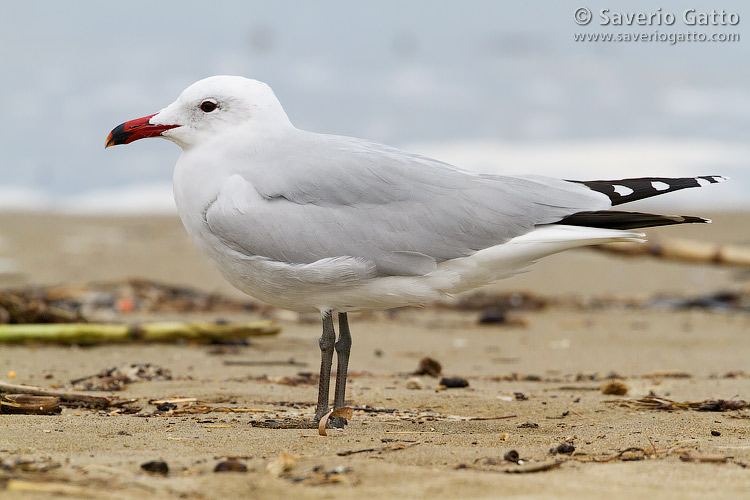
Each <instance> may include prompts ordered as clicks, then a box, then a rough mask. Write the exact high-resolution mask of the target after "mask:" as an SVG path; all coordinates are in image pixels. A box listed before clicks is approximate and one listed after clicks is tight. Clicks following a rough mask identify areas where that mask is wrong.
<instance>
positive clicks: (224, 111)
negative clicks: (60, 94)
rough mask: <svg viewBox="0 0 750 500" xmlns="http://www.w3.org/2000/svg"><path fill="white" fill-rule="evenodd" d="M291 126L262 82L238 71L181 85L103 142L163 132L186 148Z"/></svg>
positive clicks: (127, 141)
mask: <svg viewBox="0 0 750 500" xmlns="http://www.w3.org/2000/svg"><path fill="white" fill-rule="evenodd" d="M291 126H292V125H291V123H290V122H289V118H288V117H287V115H286V113H285V112H284V108H282V107H281V103H279V100H278V99H276V96H275V95H274V93H273V91H272V90H271V88H270V87H269V86H268V85H266V84H265V83H263V82H259V81H257V80H251V79H249V78H243V77H241V76H225V75H221V76H212V77H209V78H205V79H203V80H200V81H198V82H196V83H194V84H192V85H191V86H189V87H188V88H186V89H185V90H184V91H183V92H182V94H180V97H178V98H177V100H176V101H174V102H173V103H172V104H170V105H169V106H167V107H166V108H164V109H162V110H161V111H159V112H158V113H156V114H153V115H149V116H144V117H143V118H137V119H135V120H130V121H127V122H125V123H122V124H120V125H118V126H117V127H115V128H114V129H113V130H112V132H110V134H109V136H107V143H106V146H105V147H109V146H115V145H117V144H130V143H131V142H133V141H137V140H138V139H143V138H146V137H164V138H165V139H169V140H170V141H172V142H174V143H176V144H178V145H179V146H180V147H182V148H183V149H189V148H191V147H195V146H197V145H200V144H202V143H206V142H208V141H210V140H211V139H213V138H215V137H218V136H221V135H223V134H231V133H235V132H237V131H238V130H242V131H243V132H246V133H248V134H254V135H264V134H269V133H274V132H276V131H278V130H281V129H284V128H288V127H291Z"/></svg>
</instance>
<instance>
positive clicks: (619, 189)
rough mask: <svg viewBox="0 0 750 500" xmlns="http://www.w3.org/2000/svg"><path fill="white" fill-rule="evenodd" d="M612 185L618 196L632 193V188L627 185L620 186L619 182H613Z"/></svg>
mask: <svg viewBox="0 0 750 500" xmlns="http://www.w3.org/2000/svg"><path fill="white" fill-rule="evenodd" d="M612 187H613V188H614V189H615V193H617V194H619V195H620V196H627V195H629V194H633V190H632V189H630V188H629V187H627V186H621V185H620V184H613V185H612Z"/></svg>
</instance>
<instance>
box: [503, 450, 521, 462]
mask: <svg viewBox="0 0 750 500" xmlns="http://www.w3.org/2000/svg"><path fill="white" fill-rule="evenodd" d="M503 458H504V459H505V460H507V461H508V462H515V463H518V461H519V460H520V459H521V457H520V456H519V455H518V452H517V451H516V450H509V451H506V452H505V455H504V456H503Z"/></svg>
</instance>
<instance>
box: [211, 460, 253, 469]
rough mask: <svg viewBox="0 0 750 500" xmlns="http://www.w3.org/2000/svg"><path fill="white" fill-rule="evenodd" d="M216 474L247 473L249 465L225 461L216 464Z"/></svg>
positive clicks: (235, 461)
mask: <svg viewBox="0 0 750 500" xmlns="http://www.w3.org/2000/svg"><path fill="white" fill-rule="evenodd" d="M214 472H247V465H245V464H243V463H242V462H240V461H238V460H233V459H229V460H224V461H223V462H219V463H218V464H216V467H214Z"/></svg>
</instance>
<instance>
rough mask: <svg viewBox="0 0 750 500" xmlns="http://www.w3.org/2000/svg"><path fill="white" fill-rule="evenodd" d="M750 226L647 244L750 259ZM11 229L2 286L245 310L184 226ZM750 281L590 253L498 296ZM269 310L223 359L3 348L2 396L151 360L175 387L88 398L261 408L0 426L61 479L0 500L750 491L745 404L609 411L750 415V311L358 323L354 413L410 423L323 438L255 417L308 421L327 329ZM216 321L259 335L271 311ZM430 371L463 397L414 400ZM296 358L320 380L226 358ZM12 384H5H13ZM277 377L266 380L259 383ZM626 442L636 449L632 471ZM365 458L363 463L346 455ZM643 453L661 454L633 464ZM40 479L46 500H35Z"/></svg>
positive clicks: (138, 387)
mask: <svg viewBox="0 0 750 500" xmlns="http://www.w3.org/2000/svg"><path fill="white" fill-rule="evenodd" d="M702 215H705V214H702ZM708 215H709V216H710V215H711V214H708ZM748 217H749V216H748V215H746V214H733V215H722V214H718V215H714V221H715V224H712V225H709V226H696V225H694V226H688V227H675V228H662V229H659V230H655V231H652V232H651V233H652V234H654V235H658V236H664V237H669V236H674V237H690V238H695V239H706V240H710V241H716V242H723V243H744V244H748V243H750V229H748V227H750V226H748V224H747V221H748ZM0 235H1V236H2V245H1V246H0V257H5V258H10V259H13V260H14V261H15V262H16V265H17V268H18V271H19V273H18V274H16V275H15V276H8V275H5V276H3V277H2V278H0V279H3V283H2V285H3V286H11V285H23V284H54V283H65V284H72V283H82V282H87V281H93V280H110V279H122V278H126V277H131V276H141V277H146V278H149V279H154V280H161V281H165V282H169V283H177V284H185V285H192V286H198V287H200V288H202V289H204V290H208V291H219V292H223V293H228V294H232V295H233V296H235V297H236V296H239V295H240V294H239V293H238V292H236V291H234V290H233V289H232V288H231V287H230V286H229V285H227V284H226V283H224V282H223V280H222V278H221V277H220V276H218V274H217V273H216V272H215V271H213V270H212V269H211V268H210V267H209V265H208V264H207V263H205V261H204V260H203V258H202V257H201V256H200V255H199V254H198V252H197V250H195V249H194V248H193V246H192V244H191V243H190V242H189V240H188V239H187V236H186V235H185V234H184V231H183V230H182V228H181V226H180V225H179V221H178V220H176V219H175V218H170V217H146V218H135V217H132V218H92V217H71V216H57V217H53V216H41V215H29V214H25V215H18V214H16V215H11V214H2V215H0ZM747 286H748V277H747V274H746V273H742V272H739V271H737V270H733V269H727V268H716V267H710V266H697V265H687V264H680V263H673V262H660V261H656V260H651V259H638V260H627V259H623V258H617V257H612V256H608V255H603V254H599V253H595V252H593V251H588V250H584V251H575V252H569V253H567V254H563V255H559V256H555V257H551V258H549V259H547V260H545V261H542V262H540V263H539V265H537V266H536V268H535V269H534V270H533V271H532V272H531V273H527V274H525V275H522V276H517V277H514V278H512V279H510V280H505V281H504V282H501V283H500V284H498V285H495V286H493V287H492V289H493V290H524V291H530V292H532V293H537V294H542V295H545V296H551V297H560V296H571V295H575V296H577V297H582V298H588V297H601V296H624V297H643V296H648V295H651V294H653V293H656V292H661V291H668V292H679V293H684V294H702V293H709V292H714V291H717V290H720V289H746V288H747ZM263 314H264V315H267V314H268V313H263ZM271 314H272V316H275V317H277V320H278V322H279V323H280V325H281V326H282V329H283V330H282V333H281V334H279V335H277V336H273V337H265V338H254V339H252V340H251V343H250V345H248V346H240V347H236V348H232V349H225V350H224V351H223V353H217V352H216V348H215V346H200V345H189V344H188V345H159V346H153V345H123V346H99V347H86V348H83V347H51V346H3V348H2V351H1V352H2V354H0V380H3V381H5V382H13V383H28V384H33V385H44V386H50V385H53V384H57V385H65V384H67V383H68V382H69V381H70V380H72V379H76V378H79V377H83V376H87V375H91V374H94V373H97V372H99V371H101V370H103V369H105V368H109V367H112V366H122V365H125V364H129V363H153V364H155V365H158V366H161V367H164V368H168V369H169V370H171V372H172V374H173V375H174V377H175V379H174V380H169V381H156V380H154V381H144V382H134V383H132V384H129V385H128V386H127V387H126V389H125V390H124V391H121V392H118V393H94V394H102V395H107V394H110V395H111V394H116V395H117V396H118V397H121V398H136V399H137V401H136V404H137V405H138V406H141V407H142V410H141V413H142V414H152V413H153V412H154V411H155V410H156V407H155V406H154V405H152V404H149V400H154V399H157V400H160V399H168V398H175V397H192V398H197V399H198V400H199V402H200V403H201V404H204V405H207V406H209V407H212V408H214V409H215V408H220V407H226V408H245V409H253V410H263V411H255V412H252V413H251V412H236V413H232V412H220V411H212V412H210V413H203V414H183V415H177V416H149V417H142V416H136V415H107V414H106V413H105V412H98V411H94V410H88V409H75V408H72V409H67V408H66V409H64V410H63V412H62V413H61V414H60V415H55V416H30V415H2V416H0V422H2V425H3V433H2V437H0V459H2V460H3V461H8V460H15V459H18V458H25V459H30V460H34V461H36V463H37V464H44V463H54V464H59V467H55V468H52V469H51V470H49V471H46V472H23V471H20V470H17V469H16V470H13V471H5V472H2V476H0V477H3V478H13V479H14V481H15V482H8V483H5V485H6V486H7V487H8V488H9V489H6V490H4V491H3V490H2V489H0V498H2V499H4V498H8V499H11V498H53V497H54V498H59V497H60V495H63V496H67V497H70V498H84V497H85V496H86V495H89V496H90V497H92V498H211V499H213V498H246V497H247V498H250V497H252V498H280V497H284V498H333V497H351V498H391V497H394V498H396V497H397V498H429V499H438V498H506V497H511V498H521V497H523V498H548V497H555V498H577V499H589V498H602V497H607V498H634V497H654V498H746V497H747V491H750V472H749V471H750V469H748V468H745V467H743V465H744V464H750V419H748V415H750V412H748V411H747V410H745V411H739V412H738V411H734V412H703V411H693V410H676V411H663V410H647V409H639V408H629V407H625V406H621V405H618V404H616V403H607V401H612V400H616V399H622V398H628V399H631V398H641V397H643V396H645V395H647V394H649V393H650V392H653V393H656V394H658V395H659V396H663V397H666V398H669V399H671V400H674V401H702V400H706V399H718V398H722V399H735V400H737V399H739V400H743V399H744V400H750V378H748V377H747V375H745V376H742V375H740V376H735V377H733V378H727V377H725V376H724V375H725V374H727V373H728V372H733V371H734V372H739V371H744V372H745V373H750V361H748V360H749V359H750V335H748V334H749V333H750V316H748V315H747V314H741V313H719V312H707V311H674V310H628V309H623V308H614V309H606V310H591V309H585V310H578V309H575V308H571V307H551V308H547V309H545V310H543V311H539V312H519V313H516V315H517V317H519V318H522V319H523V321H522V322H519V324H518V325H516V326H492V325H483V326H480V325H478V324H477V317H478V313H477V312H459V311H455V310H449V309H439V308H434V307H432V308H425V309H405V310H399V311H397V312H395V313H393V314H386V313H375V314H360V315H352V317H351V318H350V322H351V325H352V331H353V336H354V345H353V348H352V359H351V362H350V371H351V375H350V376H351V378H350V383H349V391H348V398H347V399H348V402H349V404H351V405H352V406H357V407H365V406H369V407H373V408H379V409H393V410H395V411H393V412H390V413H385V412H381V413H376V412H366V411H357V412H356V413H355V415H354V418H353V419H352V421H351V422H350V424H349V425H348V426H347V427H346V428H345V429H344V430H331V431H329V436H327V437H321V436H318V435H317V431H315V430H310V429H265V428H258V427H253V426H252V425H251V423H250V422H251V421H253V420H264V419H268V418H283V417H290V418H297V419H302V418H309V417H311V416H312V414H313V413H314V402H315V397H316V394H317V392H316V386H315V385H314V384H309V383H300V384H298V385H287V384H284V383H280V382H282V381H283V378H284V377H294V376H296V375H297V374H298V372H306V371H309V372H317V370H318V366H317V365H318V362H319V358H318V350H317V342H316V340H317V337H318V336H319V329H320V326H319V324H318V323H317V322H315V321H314V322H307V321H305V318H301V319H298V318H296V316H294V315H287V314H284V313H280V312H272V313H271ZM220 316H221V317H222V318H223V319H229V320H237V321H252V320H254V319H260V317H261V313H248V314H242V315H239V314H236V313H234V314H222V315H220ZM118 319H120V320H122V321H141V320H145V319H216V317H215V315H208V316H207V315H205V314H201V315H198V314H189V315H176V314H171V315H165V314H158V315H143V314H138V315H127V314H122V315H121V316H119V317H118ZM424 356H430V357H433V358H435V359H437V360H439V361H440V362H441V363H442V365H443V373H444V374H445V375H446V376H458V377H464V378H466V379H467V380H468V381H469V387H467V388H462V389H446V390H440V389H439V384H438V379H436V378H431V377H429V376H421V377H418V378H419V381H420V383H419V385H420V386H421V388H419V389H408V388H407V385H409V379H410V378H412V376H411V375H409V373H410V372H412V371H414V370H415V369H416V367H417V365H418V362H419V360H420V358H422V357H424ZM289 358H294V360H295V361H298V362H300V363H306V366H289V365H281V366H228V365H225V364H224V361H225V360H255V361H278V360H287V359H289ZM10 371H14V372H15V378H13V379H12V380H11V379H8V378H7V377H6V375H7V374H8V372H10ZM612 373H615V374H617V375H619V376H620V377H621V380H622V382H624V383H625V384H626V385H627V386H628V388H629V392H628V394H627V396H612V395H604V394H602V392H601V390H600V388H601V386H602V384H604V383H606V380H604V379H605V378H606V377H607V376H608V375H609V374H612ZM512 374H516V375H515V376H513V375H512ZM262 375H267V376H268V379H267V380H259V378H260V377H261V376H262ZM412 383H413V382H412ZM178 406H179V405H178ZM472 418H474V419H475V420H471V419H472ZM477 418H483V419H487V420H476V419H477ZM533 424H536V425H533ZM712 431H714V433H713V434H712ZM717 433H718V435H714V434H717ZM566 442H568V443H572V445H573V446H574V447H575V451H574V452H573V454H572V455H570V454H567V455H554V456H553V455H551V454H550V451H549V450H550V448H555V447H557V446H558V445H560V444H561V443H566ZM628 448H635V449H636V450H633V451H631V452H628V454H626V455H622V456H619V458H618V453H619V452H622V451H623V450H626V449H628ZM360 450H371V451H360ZM509 450H516V451H517V452H518V454H519V456H520V457H521V459H523V460H524V462H525V463H524V465H522V466H518V465H516V464H513V463H510V462H506V461H503V460H502V459H503V456H504V455H505V453H506V452H508V451H509ZM638 450H641V451H638ZM352 451H360V452H358V453H354V454H348V455H345V456H340V455H339V454H340V453H345V452H352ZM654 451H657V452H658V453H654ZM281 453H287V454H290V455H293V456H294V457H295V458H294V462H295V465H294V467H293V468H292V469H291V471H289V472H288V473H287V474H284V475H282V476H281V477H276V476H274V475H273V474H271V473H269V472H268V471H267V470H266V468H267V466H268V464H269V463H271V462H273V461H274V460H276V459H277V458H278V457H279V455H280V454H281ZM644 453H645V454H647V455H648V458H646V459H642V460H622V458H623V457H624V458H642V457H643V454H644ZM631 455H632V456H631ZM684 455H690V456H694V457H695V456H704V457H705V456H713V455H717V456H718V457H721V458H726V461H725V462H722V463H694V462H686V461H683V460H681V459H680V456H684ZM228 456H233V457H238V460H239V461H240V462H242V463H244V464H245V465H246V466H247V467H248V469H249V470H248V472H247V473H214V472H213V468H214V467H215V465H216V464H217V463H218V462H220V461H222V460H225V459H226V457H228ZM156 459H162V460H164V461H166V462H167V463H168V464H169V468H170V473H169V475H168V476H167V477H161V476H153V475H148V474H145V473H144V472H143V471H142V470H141V469H140V464H142V463H144V462H147V461H149V460H156ZM555 459H562V460H564V462H563V463H562V464H561V465H560V466H559V467H557V468H555V469H552V470H547V471H543V472H537V473H527V474H511V473H506V472H504V471H505V470H517V469H520V468H522V467H527V466H529V465H534V464H539V463H546V462H549V461H551V460H555ZM594 460H600V461H603V460H611V461H609V462H606V463H599V462H595V461H594ZM493 464H494V465H493ZM326 472H327V473H328V474H326ZM29 485H46V486H44V487H46V488H47V489H48V490H51V491H47V492H43V491H36V492H29V491H27V490H28V488H31V487H32V486H29ZM66 488H67V489H66ZM54 491H57V496H55V493H54Z"/></svg>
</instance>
